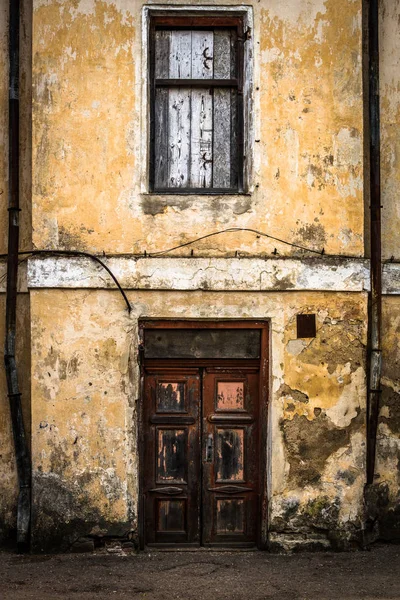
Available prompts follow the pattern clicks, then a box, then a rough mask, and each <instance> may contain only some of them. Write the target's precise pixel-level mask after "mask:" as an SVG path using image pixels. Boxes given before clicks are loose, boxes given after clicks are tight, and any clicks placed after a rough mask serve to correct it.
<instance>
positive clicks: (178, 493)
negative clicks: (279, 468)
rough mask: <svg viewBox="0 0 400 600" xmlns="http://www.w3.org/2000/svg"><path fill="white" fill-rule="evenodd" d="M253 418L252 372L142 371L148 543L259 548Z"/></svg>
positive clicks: (255, 377) (255, 385) (255, 386)
mask: <svg viewBox="0 0 400 600" xmlns="http://www.w3.org/2000/svg"><path fill="white" fill-rule="evenodd" d="M258 416H259V373H258V369H257V368H255V367H248V366H246V365H245V364H243V366H237V367H235V368H233V367H230V368H226V367H223V366H220V367H218V366H216V367H199V368H185V367H184V366H182V367H181V368H179V367H175V366H174V367H173V368H168V367H160V368H155V367H154V368H153V367H152V368H146V369H145V386H144V399H143V417H144V424H143V425H144V426H143V442H144V448H143V453H142V455H143V458H144V461H143V468H144V473H143V482H144V485H143V494H144V497H143V506H144V512H145V543H147V544H148V545H151V544H156V545H164V544H179V545H196V546H198V545H221V546H249V545H254V544H256V542H257V514H258V498H259V460H258V456H259V435H258V423H259V419H258Z"/></svg>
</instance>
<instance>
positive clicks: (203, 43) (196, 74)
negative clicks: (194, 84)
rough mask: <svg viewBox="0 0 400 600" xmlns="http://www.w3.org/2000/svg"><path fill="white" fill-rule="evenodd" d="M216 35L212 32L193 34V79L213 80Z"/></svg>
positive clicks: (196, 32) (195, 32)
mask: <svg viewBox="0 0 400 600" xmlns="http://www.w3.org/2000/svg"><path fill="white" fill-rule="evenodd" d="M213 46H214V35H213V32H212V31H193V32H192V79H212V78H213V76H214V57H213V49H214V48H213Z"/></svg>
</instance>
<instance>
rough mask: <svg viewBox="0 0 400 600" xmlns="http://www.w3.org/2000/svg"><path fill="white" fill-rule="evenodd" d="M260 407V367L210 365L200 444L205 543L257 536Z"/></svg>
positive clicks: (243, 541)
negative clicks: (218, 366)
mask: <svg viewBox="0 0 400 600" xmlns="http://www.w3.org/2000/svg"><path fill="white" fill-rule="evenodd" d="M258 412H259V375H258V371H257V370H256V369H246V368H240V369H206V372H205V375H204V381H203V444H202V446H203V448H202V451H203V543H204V544H206V545H227V546H232V545H236V544H237V545H240V546H243V545H254V544H256V542H257V514H258V494H259V472H258V471H259V467H258V465H259V460H258V458H259V452H258V439H259V432H258Z"/></svg>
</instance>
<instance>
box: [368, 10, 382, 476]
mask: <svg viewBox="0 0 400 600" xmlns="http://www.w3.org/2000/svg"><path fill="white" fill-rule="evenodd" d="M368 35H369V125H370V211H371V297H370V308H369V328H370V331H369V334H370V335H369V339H370V348H369V367H370V370H369V390H368V406H367V419H368V421H367V484H372V483H373V480H374V471H375V454H376V437H377V431H378V417H379V405H380V392H381V390H380V382H381V372H382V348H381V327H382V254H381V253H382V250H381V180H380V110H379V0H369V12H368Z"/></svg>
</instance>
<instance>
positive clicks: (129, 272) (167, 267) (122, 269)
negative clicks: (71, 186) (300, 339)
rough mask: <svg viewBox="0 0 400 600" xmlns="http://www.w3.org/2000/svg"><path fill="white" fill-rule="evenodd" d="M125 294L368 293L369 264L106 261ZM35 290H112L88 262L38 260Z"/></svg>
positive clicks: (31, 275)
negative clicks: (309, 291)
mask: <svg viewBox="0 0 400 600" xmlns="http://www.w3.org/2000/svg"><path fill="white" fill-rule="evenodd" d="M103 260H104V262H105V263H106V264H107V266H108V267H109V268H110V269H111V270H112V272H113V273H114V274H115V276H116V277H117V278H118V280H119V282H120V284H121V286H122V287H123V288H125V289H144V290H188V291H189V290H210V291H211V290H215V291H274V290H288V291H302V290H316V291H338V292H339V291H340V292H361V291H365V290H368V288H369V270H368V263H367V262H366V261H365V260H361V259H359V260H357V259H344V260H342V261H340V262H339V261H337V260H336V259H327V258H321V259H265V260H263V259H259V258H254V259H253V258H251V259H249V258H242V259H240V258H232V259H223V258H222V259H221V258H139V259H133V258H128V257H118V258H116V257H115V258H106V259H103ZM28 287H30V288H113V287H115V286H114V283H113V281H112V280H111V278H110V276H109V275H108V274H107V272H106V271H105V270H104V269H102V267H101V266H100V265H97V264H96V263H94V262H92V261H90V259H86V258H65V257H48V258H34V259H31V260H30V261H29V265H28Z"/></svg>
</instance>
